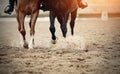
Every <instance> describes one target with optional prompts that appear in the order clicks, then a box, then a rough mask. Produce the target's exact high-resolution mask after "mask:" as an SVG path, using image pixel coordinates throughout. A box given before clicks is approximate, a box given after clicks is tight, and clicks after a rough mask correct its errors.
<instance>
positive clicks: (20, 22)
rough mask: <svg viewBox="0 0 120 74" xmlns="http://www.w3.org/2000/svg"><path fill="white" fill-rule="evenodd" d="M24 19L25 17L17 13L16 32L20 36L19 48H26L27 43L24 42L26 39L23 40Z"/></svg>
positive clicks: (24, 33) (24, 32)
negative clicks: (17, 31)
mask: <svg viewBox="0 0 120 74" xmlns="http://www.w3.org/2000/svg"><path fill="white" fill-rule="evenodd" d="M24 19H25V15H24V14H23V13H21V12H19V14H17V21H18V30H19V32H20V33H21V36H20V39H21V40H20V41H21V46H22V47H24V48H28V43H27V42H26V38H25V35H26V31H25V27H24Z"/></svg>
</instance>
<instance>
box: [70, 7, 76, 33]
mask: <svg viewBox="0 0 120 74" xmlns="http://www.w3.org/2000/svg"><path fill="white" fill-rule="evenodd" d="M76 16H77V9H76V10H74V11H73V12H71V21H70V28H71V35H74V25H75V19H76Z"/></svg>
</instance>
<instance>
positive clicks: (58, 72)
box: [0, 18, 120, 74]
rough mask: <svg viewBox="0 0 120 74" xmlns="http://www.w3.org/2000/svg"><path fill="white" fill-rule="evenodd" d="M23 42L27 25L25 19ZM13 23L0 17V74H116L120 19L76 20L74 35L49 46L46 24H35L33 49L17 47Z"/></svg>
mask: <svg viewBox="0 0 120 74" xmlns="http://www.w3.org/2000/svg"><path fill="white" fill-rule="evenodd" d="M25 26H26V31H27V35H26V37H27V41H28V43H29V39H30V36H29V26H28V19H26V23H25ZM19 36H20V34H19V32H18V30H17V21H16V20H15V19H14V18H13V19H12V18H5V19H3V18H0V74H120V18H115V19H113V18H111V19H109V20H107V21H102V20H100V19H77V20H76V25H75V35H74V36H71V35H70V27H69V24H68V33H67V38H66V39H64V38H63V37H62V33H61V30H60V28H59V24H58V22H57V21H56V36H57V37H58V40H57V43H56V44H55V45H54V44H52V43H51V34H50V32H49V21H48V19H47V20H44V19H43V18H41V19H39V20H38V21H37V23H36V34H35V49H32V50H29V49H24V48H21V47H20V37H19Z"/></svg>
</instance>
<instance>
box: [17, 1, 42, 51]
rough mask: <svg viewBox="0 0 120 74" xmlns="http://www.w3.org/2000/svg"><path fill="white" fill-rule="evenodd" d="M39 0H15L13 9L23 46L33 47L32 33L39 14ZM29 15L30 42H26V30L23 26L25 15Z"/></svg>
mask: <svg viewBox="0 0 120 74" xmlns="http://www.w3.org/2000/svg"><path fill="white" fill-rule="evenodd" d="M39 6H40V0H16V3H15V11H16V18H17V22H18V30H19V32H20V33H21V36H22V46H23V47H24V48H30V49H33V47H34V34H35V23H36V20H37V17H38V14H39ZM26 15H30V22H29V26H30V43H29V45H28V43H27V42H26V37H25V35H26V31H25V27H24V21H25V16H26Z"/></svg>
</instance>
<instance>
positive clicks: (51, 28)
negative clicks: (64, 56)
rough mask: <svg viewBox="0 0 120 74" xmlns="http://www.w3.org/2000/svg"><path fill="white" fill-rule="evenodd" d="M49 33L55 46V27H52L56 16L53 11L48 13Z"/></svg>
mask: <svg viewBox="0 0 120 74" xmlns="http://www.w3.org/2000/svg"><path fill="white" fill-rule="evenodd" d="M49 17H50V27H49V29H50V32H51V34H52V43H53V44H55V43H56V36H55V26H54V23H55V17H56V14H55V13H54V12H53V11H50V15H49Z"/></svg>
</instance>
